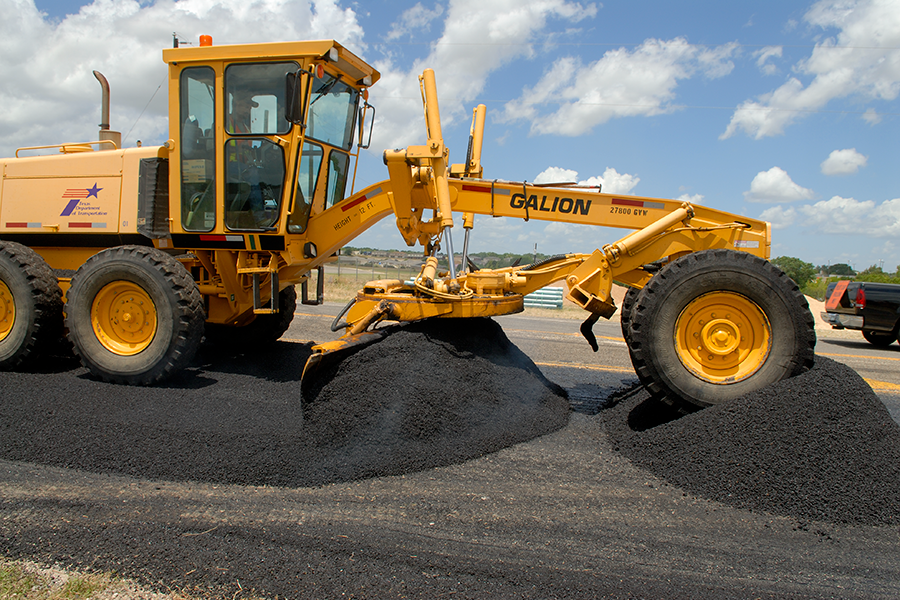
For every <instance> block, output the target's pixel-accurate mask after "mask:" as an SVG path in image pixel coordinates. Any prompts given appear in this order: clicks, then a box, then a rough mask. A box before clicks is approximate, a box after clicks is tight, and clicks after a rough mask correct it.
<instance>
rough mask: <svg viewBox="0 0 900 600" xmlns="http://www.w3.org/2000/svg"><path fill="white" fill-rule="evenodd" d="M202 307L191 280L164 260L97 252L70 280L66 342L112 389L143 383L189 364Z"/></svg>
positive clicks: (146, 251)
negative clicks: (121, 384)
mask: <svg viewBox="0 0 900 600" xmlns="http://www.w3.org/2000/svg"><path fill="white" fill-rule="evenodd" d="M204 320H205V315H204V310H203V302H202V298H201V296H200V292H199V290H198V289H197V286H196V285H195V284H194V281H193V279H191V276H190V274H189V273H188V272H187V271H186V270H185V268H184V267H183V266H182V265H181V263H179V262H178V261H177V260H175V259H174V258H172V257H170V256H169V255H168V254H166V253H164V252H161V251H160V250H156V249H154V248H147V247H143V246H120V247H118V248H110V249H109V250H104V251H102V252H99V253H98V254H95V255H94V256H92V257H91V258H90V259H88V260H87V262H85V263H84V264H83V265H82V266H81V268H80V269H78V271H77V272H76V273H75V276H74V277H73V278H72V285H71V287H70V288H69V292H68V294H67V302H66V326H67V328H68V330H69V340H70V341H71V342H72V346H73V348H74V350H75V353H76V354H77V355H78V356H79V358H80V359H81V362H82V364H83V365H84V366H85V367H87V368H88V369H89V370H90V371H91V373H93V374H94V375H95V376H97V377H99V378H101V379H103V380H104V381H110V382H113V383H125V384H131V385H148V384H151V383H155V382H158V381H161V380H162V379H164V378H166V377H168V376H170V375H172V374H174V373H176V372H178V371H179V370H181V369H183V368H184V367H186V366H187V365H188V364H189V363H190V361H191V360H192V359H193V357H194V354H195V353H196V351H197V348H198V346H199V345H200V340H201V338H202V337H203V323H204Z"/></svg>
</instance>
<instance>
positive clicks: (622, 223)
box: [0, 36, 815, 407]
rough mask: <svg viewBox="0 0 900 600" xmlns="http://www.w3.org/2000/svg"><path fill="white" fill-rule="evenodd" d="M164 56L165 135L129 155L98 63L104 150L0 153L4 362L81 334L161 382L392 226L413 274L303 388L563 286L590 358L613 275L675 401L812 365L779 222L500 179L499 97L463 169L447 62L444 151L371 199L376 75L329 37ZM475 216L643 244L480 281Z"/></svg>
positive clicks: (649, 364) (636, 349) (432, 125)
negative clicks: (387, 346)
mask: <svg viewBox="0 0 900 600" xmlns="http://www.w3.org/2000/svg"><path fill="white" fill-rule="evenodd" d="M163 60H164V62H165V63H167V65H168V73H169V76H168V90H169V114H170V119H169V123H170V124H169V139H168V140H167V141H166V142H165V143H163V144H162V145H160V146H152V147H148V146H140V145H138V147H133V148H122V147H121V142H120V141H119V136H118V135H117V134H116V133H115V132H112V131H110V130H109V125H108V112H109V108H108V88H107V87H106V86H105V79H104V78H103V77H102V76H100V75H99V74H97V75H98V79H100V80H101V84H104V105H103V120H104V124H103V125H101V132H100V136H99V137H100V139H99V140H98V141H92V142H81V143H61V144H57V145H54V146H40V147H29V148H20V149H19V150H17V151H16V153H15V157H13V158H8V159H2V160H0V163H2V170H3V177H2V184H0V185H2V187H0V240H2V241H0V366H2V367H3V368H5V369H14V368H23V367H22V365H25V364H28V363H34V362H37V361H40V360H41V357H42V355H43V353H44V352H45V351H46V349H47V348H49V347H50V346H51V345H52V344H54V343H57V342H58V341H59V339H60V338H61V337H62V336H65V337H66V338H67V339H68V341H69V342H70V343H71V346H72V347H73V349H74V351H75V353H76V354H77V356H78V357H79V358H80V360H81V361H82V363H83V364H84V366H85V367H87V369H89V370H90V372H91V373H92V374H93V375H94V376H96V377H98V378H100V379H102V380H106V381H110V382H116V383H124V384H137V385H147V384H153V383H155V382H159V381H161V380H162V379H164V378H166V377H168V376H170V375H172V374H173V373H176V372H178V371H180V370H181V369H183V368H185V367H186V366H187V365H188V364H189V363H190V362H191V360H192V358H193V356H194V354H195V352H196V350H197V348H198V346H199V344H200V342H201V338H203V336H204V335H206V336H207V337H208V338H212V339H215V340H216V341H217V343H222V344H233V345H240V346H242V347H244V346H248V347H249V346H250V345H253V344H266V343H269V342H271V341H274V340H276V339H278V338H279V337H280V336H281V335H282V334H283V333H284V332H285V331H286V329H287V327H288V326H289V324H290V322H291V319H292V317H293V314H294V311H295V307H296V303H297V292H296V287H295V286H298V285H299V286H300V288H301V292H302V297H301V301H302V302H306V303H313V304H314V303H321V302H322V299H323V288H322V284H323V281H324V277H323V267H324V265H325V264H326V263H328V262H329V261H333V260H334V259H335V255H336V253H338V252H339V250H340V249H341V247H342V246H344V245H345V244H347V243H348V242H349V241H351V240H352V239H354V238H355V237H357V236H358V235H360V234H361V233H363V232H364V231H365V230H367V229H368V228H369V227H371V226H372V225H374V224H375V223H377V222H378V221H379V220H381V219H382V218H384V217H386V216H388V215H392V216H393V217H394V218H395V219H396V223H397V227H398V229H399V231H400V234H401V235H402V237H403V239H404V240H405V241H406V243H407V244H408V245H410V246H414V245H416V244H419V245H421V246H422V248H423V263H424V264H423V265H422V268H421V271H420V273H419V275H418V276H417V277H415V279H414V280H413V281H412V282H409V283H405V282H401V281H387V280H382V281H372V282H369V283H367V284H365V286H364V287H363V288H362V290H360V292H359V293H358V295H357V297H356V298H355V299H354V300H353V301H352V302H351V304H349V305H348V306H347V307H346V308H345V310H344V311H342V313H341V315H340V316H339V318H338V319H336V320H335V324H334V326H333V328H334V329H335V330H336V331H342V330H343V331H344V334H343V336H342V337H341V338H339V339H338V340H336V341H334V342H328V343H323V344H320V345H318V346H316V347H314V352H313V356H312V357H311V359H310V362H309V363H308V365H307V369H306V372H305V373H304V376H305V377H313V376H315V375H314V374H315V367H316V366H317V365H319V364H320V363H321V362H322V361H323V360H327V359H330V358H340V357H343V356H345V355H346V354H348V353H349V350H350V349H352V348H353V347H355V346H358V345H359V344H363V343H369V342H371V341H374V340H377V339H378V338H379V337H381V336H383V335H385V334H386V333H387V332H389V331H391V327H390V326H387V325H390V324H396V323H400V324H402V323H404V322H409V321H416V320H419V319H427V318H468V317H491V316H497V315H504V314H510V313H516V312H520V311H522V310H523V297H524V295H525V294H528V293H530V292H532V291H534V290H537V289H539V288H542V287H544V286H546V285H548V284H551V283H553V282H558V281H563V282H564V283H565V285H566V287H567V290H568V292H567V293H568V298H569V299H570V300H571V301H572V302H574V303H575V304H577V305H578V306H581V307H582V308H583V309H584V310H585V311H586V312H587V318H586V320H585V322H584V324H583V325H582V327H581V331H582V333H583V334H584V335H585V337H586V338H587V340H588V342H589V343H591V344H592V346H593V347H594V349H595V350H596V342H595V339H594V335H593V333H592V332H591V327H592V325H593V324H594V323H595V322H596V321H597V320H598V319H599V318H600V317H605V318H609V317H610V316H611V315H612V314H613V313H614V312H615V311H616V309H617V307H616V306H615V303H614V301H613V299H612V296H611V293H610V291H611V287H612V285H613V282H614V281H615V282H617V283H619V284H621V285H625V286H628V287H629V288H630V289H629V291H628V293H627V295H626V297H625V300H624V302H623V306H622V307H621V309H622V315H621V321H622V329H623V335H624V337H625V339H626V341H627V343H628V348H629V351H630V353H631V356H632V360H633V363H634V366H635V370H636V372H637V374H638V376H639V378H640V379H641V381H642V382H643V383H644V385H645V386H646V387H647V388H648V389H649V390H650V391H651V392H652V393H653V394H654V395H656V396H658V397H660V398H664V399H666V400H667V401H669V402H671V403H674V404H678V405H681V406H694V407H696V406H705V405H709V404H715V403H718V402H722V401H724V400H727V399H729V398H732V397H735V396H738V395H741V394H743V393H746V392H748V391H750V390H754V389H757V388H759V387H761V386H763V385H766V384H769V383H771V382H774V381H778V380H780V379H783V378H785V377H789V376H791V375H793V374H795V373H798V372H800V371H802V370H804V369H806V368H808V366H809V365H810V364H811V363H812V360H813V346H814V343H815V337H814V333H813V321H812V317H811V315H810V313H809V310H808V308H807V305H806V302H805V300H804V298H803V296H802V295H801V294H800V292H799V291H798V289H797V287H796V285H795V284H794V283H793V281H791V280H790V279H789V278H788V277H787V276H785V275H784V274H783V273H782V272H781V271H780V270H779V269H777V268H776V267H774V266H773V265H771V264H770V263H769V262H768V261H767V260H766V259H767V258H768V255H769V249H770V238H771V232H770V227H769V225H768V224H767V223H765V222H763V221H758V220H754V219H749V218H746V217H741V216H737V215H732V214H728V213H726V212H723V211H719V210H715V209H711V208H706V207H703V206H699V205H696V204H692V203H688V202H681V201H674V200H666V199H660V198H646V197H637V196H626V195H621V194H609V193H604V192H603V191H602V190H601V189H598V188H596V187H594V188H590V187H580V186H577V185H569V184H560V185H535V184H529V183H526V182H512V181H504V180H500V179H490V178H486V177H485V175H484V173H483V167H482V163H481V146H482V138H483V129H484V120H485V107H484V105H480V106H478V107H477V108H475V109H474V111H473V122H472V127H471V130H470V138H469V145H468V148H467V152H466V156H465V160H464V162H462V163H460V164H450V163H449V162H448V157H449V151H448V148H447V146H446V145H445V143H444V140H443V136H442V132H441V121H440V113H439V107H438V100H437V92H436V84H435V77H434V73H433V72H432V71H431V70H425V71H424V73H423V74H422V76H421V77H420V91H421V94H422V101H423V107H424V113H425V121H426V128H425V132H426V137H427V139H426V142H425V143H424V144H423V145H417V146H410V147H408V148H406V149H402V150H388V151H386V152H384V162H385V164H386V166H387V170H388V175H389V178H388V179H386V180H384V181H381V182H379V183H375V184H373V185H369V186H368V187H365V188H363V189H361V190H358V191H354V190H353V188H355V173H356V161H357V160H358V158H359V154H360V150H361V149H362V148H366V147H367V146H368V141H369V140H370V139H371V123H372V122H373V121H374V118H373V116H374V108H373V107H372V106H371V105H370V104H369V103H368V88H369V87H370V86H372V85H373V84H375V83H376V82H377V81H378V79H379V73H378V72H377V71H376V70H375V69H374V68H372V67H371V66H369V65H368V64H366V63H365V62H364V61H362V60H361V59H360V58H358V57H357V56H355V55H354V54H353V53H351V52H350V51H349V50H347V49H346V48H344V47H343V46H341V45H340V44H338V43H337V42H335V41H332V40H325V41H309V42H289V43H265V44H246V45H223V46H214V45H212V42H211V39H209V38H207V37H205V36H204V38H202V39H201V43H200V45H199V46H197V47H176V48H171V49H166V50H164V51H163ZM95 74H96V73H95ZM351 163H353V165H352V169H351ZM348 184H349V185H350V193H347V188H348ZM475 215H485V216H490V217H506V218H513V219H523V220H525V221H529V220H532V219H534V220H543V221H555V222H562V223H573V224H589V225H598V226H606V227H618V228H625V229H632V230H635V231H633V232H631V233H630V234H628V235H626V236H625V237H623V238H621V239H619V240H618V241H615V242H612V243H608V244H606V245H602V246H601V247H600V248H599V249H597V250H595V251H594V252H592V253H590V254H567V255H560V256H556V257H553V258H550V259H548V260H544V261H541V262H537V263H535V264H530V265H525V266H515V267H509V268H503V269H493V270H490V269H479V268H477V266H476V265H474V263H473V262H472V261H471V260H470V258H469V257H468V245H469V240H470V236H471V235H472V234H473V230H474V224H475ZM455 223H461V224H462V225H463V231H464V236H465V237H464V241H463V244H462V251H461V252H458V251H457V248H456V247H455V246H454V240H453V239H452V229H453V225H454V224H455ZM598 246H599V243H598ZM439 256H446V257H447V259H448V266H447V268H443V269H442V268H440V267H439ZM314 274H317V276H316V277H313V275H314ZM312 279H315V280H316V281H317V285H316V289H315V290H314V291H312V290H310V289H309V283H310V282H311V280H312ZM298 368H299V366H298Z"/></svg>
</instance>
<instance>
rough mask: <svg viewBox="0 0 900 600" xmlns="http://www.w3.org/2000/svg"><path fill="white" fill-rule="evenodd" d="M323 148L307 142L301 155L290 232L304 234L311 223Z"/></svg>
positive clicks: (289, 224)
mask: <svg viewBox="0 0 900 600" xmlns="http://www.w3.org/2000/svg"><path fill="white" fill-rule="evenodd" d="M323 154H324V153H323V151H322V147H321V146H319V145H318V144H312V143H310V142H305V143H304V144H303V150H302V152H301V154H300V161H299V163H300V166H299V167H298V169H297V187H296V190H295V191H294V210H293V211H292V212H291V218H290V220H289V221H288V231H289V232H291V233H303V232H304V231H306V223H307V221H309V214H310V210H311V209H312V202H313V197H314V196H315V192H316V185H317V183H318V180H319V169H320V168H321V166H322V155H323Z"/></svg>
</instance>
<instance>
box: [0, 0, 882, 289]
mask: <svg viewBox="0 0 900 600" xmlns="http://www.w3.org/2000/svg"><path fill="white" fill-rule="evenodd" d="M0 14H3V15H4V18H3V19H2V21H0V79H2V81H3V82H4V83H3V85H2V86H0V102H2V105H3V106H4V107H5V110H4V111H2V112H0V156H12V155H13V154H14V153H15V150H16V148H18V147H22V146H34V145H41V144H54V143H61V142H72V141H81V140H89V139H96V135H97V134H96V131H97V124H98V123H99V122H100V108H99V106H100V86H99V84H98V83H97V81H96V80H95V79H94V77H93V76H92V74H91V71H92V70H94V69H96V70H99V71H101V72H102V73H104V74H105V75H106V77H107V79H109V82H110V86H111V90H112V91H111V100H112V108H111V125H112V129H114V130H118V131H121V132H122V135H123V142H124V145H125V146H126V147H127V146H133V145H135V143H136V142H137V140H141V141H142V143H143V144H144V145H148V144H159V143H162V142H163V141H164V140H165V139H166V137H167V127H168V125H167V122H168V121H167V115H166V111H167V104H166V97H167V89H166V67H165V64H164V63H163V62H162V54H161V53H162V50H163V49H164V48H167V47H171V45H172V37H173V33H176V34H177V35H178V37H179V38H180V39H181V40H183V41H188V42H193V43H197V40H198V38H199V36H200V35H203V34H207V35H211V36H212V37H213V41H214V43H215V44H229V43H247V42H267V41H288V40H300V39H323V38H333V39H335V40H337V41H339V42H340V43H341V44H343V45H345V46H346V47H348V48H350V49H351V50H352V51H354V52H355V53H356V54H357V55H359V56H361V57H362V58H363V59H365V60H366V61H367V62H369V63H370V64H372V65H373V66H375V67H376V68H377V69H378V70H379V71H380V72H381V74H382V78H381V81H380V82H378V83H377V84H376V85H375V86H374V87H373V88H372V90H371V96H370V103H372V104H373V105H375V106H376V108H377V120H376V123H375V129H374V137H373V142H372V146H371V149H370V150H368V151H363V152H362V155H361V159H360V166H359V172H358V175H357V182H356V188H357V189H361V188H362V187H365V186H366V185H369V184H371V183H375V182H377V181H380V180H382V179H386V178H387V170H386V169H385V168H384V165H383V163H382V159H381V154H382V151H383V150H384V149H385V148H402V147H405V146H407V145H413V144H421V143H423V142H424V141H425V137H426V136H425V125H424V119H423V117H422V108H421V98H420V93H419V87H418V75H419V74H420V73H421V72H422V70H423V69H425V68H428V67H430V68H433V69H434V70H435V73H436V78H437V87H438V93H439V99H440V110H441V117H442V121H443V132H444V138H445V141H446V143H447V145H448V147H449V148H450V162H463V160H464V158H465V152H466V145H467V140H468V133H469V126H470V122H471V114H472V109H473V108H474V106H475V105H477V104H479V103H483V104H485V105H486V106H487V123H486V127H485V140H484V150H483V153H482V163H483V164H484V168H485V172H484V176H485V178H488V179H494V178H497V179H505V180H512V181H523V180H525V181H530V182H553V181H556V182H559V181H577V182H589V183H601V184H602V185H603V190H604V191H608V192H612V193H616V194H634V195H640V196H651V197H662V198H681V199H686V200H689V201H691V202H694V203H696V204H701V205H705V206H710V207H713V208H717V209H722V210H726V211H730V212H734V213H737V214H740V215H746V216H749V217H755V218H762V219H765V220H768V221H770V222H771V223H772V226H773V232H772V257H773V258H774V257H777V256H793V257H796V258H800V259H801V260H804V261H806V262H809V263H812V264H814V265H828V264H836V263H848V264H850V265H851V266H852V267H854V268H855V269H857V270H861V269H865V268H867V267H869V266H871V265H877V266H881V267H883V268H884V270H886V271H889V272H893V271H894V270H895V269H896V268H897V266H898V265H900V168H898V164H897V162H898V160H897V159H898V155H900V152H898V151H900V127H898V124H900V101H898V94H900V0H821V1H818V2H809V1H806V2H800V1H793V0H752V1H744V0H729V1H728V2H723V1H722V0H695V1H689V2H671V1H667V0H629V1H617V2H588V1H581V2H575V1H570V0H438V1H434V0H425V1H422V2H415V1H412V0H390V1H387V0H370V1H365V2H362V1H357V2H350V1H344V0H312V1H307V0H226V1H218V2H215V1H212V0H179V1H173V0H140V1H137V0H95V1H93V2H83V1H82V2H79V1H78V0H74V1H67V2H63V1H56V0H0ZM457 220H458V219H457ZM626 233H627V231H623V230H613V229H607V228H597V227H589V226H578V225H565V224H559V223H549V224H548V223H542V222H536V221H529V222H527V223H526V222H524V221H522V220H514V219H492V218H489V217H479V218H477V219H476V224H475V229H474V231H473V233H472V241H471V243H470V249H471V251H472V252H483V251H494V252H515V253H530V252H532V251H533V250H534V248H535V245H537V250H538V252H541V253H543V254H559V253H566V252H591V251H593V250H594V249H595V248H599V247H602V246H603V245H604V244H606V243H610V242H612V241H615V240H616V239H617V238H619V237H621V236H623V235H625V234H626ZM458 239H460V236H459V235H455V237H454V240H455V243H454V245H455V246H456V248H457V249H458V248H460V247H461V241H456V240H458ZM351 245H353V246H370V247H376V248H383V249H392V248H405V244H404V242H403V240H402V238H401V237H400V235H399V233H397V231H396V226H395V224H394V222H393V219H390V218H387V219H384V220H383V221H382V222H381V223H380V224H378V225H376V226H375V227H373V228H372V229H371V230H369V231H368V232H366V233H365V234H363V235H362V236H360V237H359V238H357V239H356V240H354V241H353V242H351Z"/></svg>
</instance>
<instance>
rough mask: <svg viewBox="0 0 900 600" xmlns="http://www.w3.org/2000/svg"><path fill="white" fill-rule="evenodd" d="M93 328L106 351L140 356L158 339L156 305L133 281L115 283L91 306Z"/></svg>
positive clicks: (99, 294) (107, 287)
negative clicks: (156, 336)
mask: <svg viewBox="0 0 900 600" xmlns="http://www.w3.org/2000/svg"><path fill="white" fill-rule="evenodd" d="M91 326H92V327H93V329H94V333H95V334H96V335H97V339H98V340H100V343H101V344H103V347H104V348H106V349H107V350H109V351H110V352H112V353H113V354H118V355H120V356H133V355H135V354H138V353H139V352H141V351H142V350H144V349H145V348H147V346H149V345H150V342H152V341H153V338H154V336H155V335H156V305H155V304H154V303H153V300H151V299H150V296H149V295H148V294H147V292H145V291H144V289H143V288H142V287H141V286H139V285H137V284H135V283H132V282H130V281H114V282H113V283H110V284H107V285H106V286H104V287H103V289H101V290H100V292H99V293H98V294H97V296H96V297H94V303H93V304H92V305H91Z"/></svg>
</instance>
